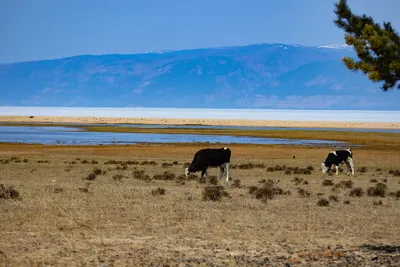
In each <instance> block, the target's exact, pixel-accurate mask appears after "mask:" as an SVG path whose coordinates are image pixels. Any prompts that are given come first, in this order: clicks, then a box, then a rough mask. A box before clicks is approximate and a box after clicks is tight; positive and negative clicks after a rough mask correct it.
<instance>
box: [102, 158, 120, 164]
mask: <svg viewBox="0 0 400 267" xmlns="http://www.w3.org/2000/svg"><path fill="white" fill-rule="evenodd" d="M104 164H118V162H117V161H116V160H113V159H112V160H109V161H106V162H104Z"/></svg>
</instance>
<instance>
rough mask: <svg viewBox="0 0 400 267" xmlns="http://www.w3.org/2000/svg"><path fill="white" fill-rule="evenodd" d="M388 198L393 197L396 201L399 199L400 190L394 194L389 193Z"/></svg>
mask: <svg viewBox="0 0 400 267" xmlns="http://www.w3.org/2000/svg"><path fill="white" fill-rule="evenodd" d="M389 196H392V197H395V198H396V199H400V190H397V191H396V192H390V193H389Z"/></svg>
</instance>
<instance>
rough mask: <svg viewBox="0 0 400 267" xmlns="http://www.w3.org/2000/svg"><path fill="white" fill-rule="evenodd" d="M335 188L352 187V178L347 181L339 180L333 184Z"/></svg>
mask: <svg viewBox="0 0 400 267" xmlns="http://www.w3.org/2000/svg"><path fill="white" fill-rule="evenodd" d="M335 187H337V188H352V187H353V181H352V180H347V181H340V182H339V183H337V184H336V185H335Z"/></svg>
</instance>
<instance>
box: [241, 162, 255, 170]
mask: <svg viewBox="0 0 400 267" xmlns="http://www.w3.org/2000/svg"><path fill="white" fill-rule="evenodd" d="M238 168H239V169H241V170H251V169H254V164H253V163H246V164H240V165H239V166H238Z"/></svg>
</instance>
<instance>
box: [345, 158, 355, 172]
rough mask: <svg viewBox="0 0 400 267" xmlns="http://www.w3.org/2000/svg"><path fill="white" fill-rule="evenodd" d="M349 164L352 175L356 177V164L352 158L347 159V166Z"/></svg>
mask: <svg viewBox="0 0 400 267" xmlns="http://www.w3.org/2000/svg"><path fill="white" fill-rule="evenodd" d="M347 163H348V164H349V165H350V168H351V174H352V175H353V176H354V163H353V159H352V158H350V157H348V158H347V161H346V164H347Z"/></svg>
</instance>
